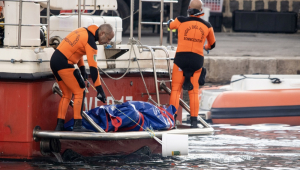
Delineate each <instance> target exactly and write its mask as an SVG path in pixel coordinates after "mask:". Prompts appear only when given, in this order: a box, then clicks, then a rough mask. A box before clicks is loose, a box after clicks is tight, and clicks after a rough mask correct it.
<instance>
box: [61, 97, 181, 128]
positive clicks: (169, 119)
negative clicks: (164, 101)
mask: <svg viewBox="0 0 300 170" xmlns="http://www.w3.org/2000/svg"><path fill="white" fill-rule="evenodd" d="M175 112H176V109H175V107H174V106H172V105H171V106H169V107H168V108H163V107H157V106H154V105H152V104H151V103H148V102H142V101H128V102H125V103H122V104H117V105H105V106H100V107H97V108H94V109H92V110H90V111H88V112H87V115H89V116H90V117H91V118H92V119H93V120H94V122H95V123H97V124H98V125H99V126H100V127H101V128H102V129H104V130H105V131H106V132H108V131H141V130H143V128H144V129H146V128H150V129H151V128H152V129H153V130H166V129H172V128H173V127H174V113H175ZM73 124H74V120H73V119H72V120H70V121H69V122H67V123H66V124H65V128H66V129H67V130H72V129H73ZM82 125H83V126H84V127H85V128H87V129H91V130H93V131H95V132H97V131H96V129H95V128H94V127H93V126H92V125H91V124H90V123H88V122H87V121H86V120H85V119H82Z"/></svg>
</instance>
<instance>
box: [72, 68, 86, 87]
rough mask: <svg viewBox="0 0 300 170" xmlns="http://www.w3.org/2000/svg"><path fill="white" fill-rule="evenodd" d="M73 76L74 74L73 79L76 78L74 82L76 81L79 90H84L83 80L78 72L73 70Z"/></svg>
mask: <svg viewBox="0 0 300 170" xmlns="http://www.w3.org/2000/svg"><path fill="white" fill-rule="evenodd" d="M73 74H74V76H75V78H76V80H77V82H78V84H79V86H80V88H82V89H84V88H85V83H84V80H83V78H82V76H81V74H80V72H79V70H78V69H75V70H74V72H73Z"/></svg>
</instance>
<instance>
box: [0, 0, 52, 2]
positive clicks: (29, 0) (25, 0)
mask: <svg viewBox="0 0 300 170" xmlns="http://www.w3.org/2000/svg"><path fill="white" fill-rule="evenodd" d="M2 1H12V2H20V0H2ZM47 1H48V0H22V2H47Z"/></svg>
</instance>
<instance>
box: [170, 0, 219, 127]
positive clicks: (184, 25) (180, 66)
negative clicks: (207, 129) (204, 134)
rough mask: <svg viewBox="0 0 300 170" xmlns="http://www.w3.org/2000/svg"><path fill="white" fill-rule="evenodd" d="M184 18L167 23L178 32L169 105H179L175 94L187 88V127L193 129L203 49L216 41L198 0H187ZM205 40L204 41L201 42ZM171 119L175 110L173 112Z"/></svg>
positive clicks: (209, 47)
mask: <svg viewBox="0 0 300 170" xmlns="http://www.w3.org/2000/svg"><path fill="white" fill-rule="evenodd" d="M188 14H189V16H188V17H183V16H179V17H177V18H175V20H174V21H173V20H169V21H168V22H167V24H168V27H169V28H170V29H177V31H178V46H177V50H176V55H175V59H174V66H173V73H172V90H171V96H170V105H174V106H175V108H176V109H178V107H179V97H180V94H181V91H182V89H184V90H188V93H189V98H190V110H191V127H192V128H197V127H198V126H197V116H198V111H199V98H198V95H199V94H198V90H199V83H198V80H199V77H200V74H201V71H202V66H203V61H204V55H203V50H206V51H208V50H211V49H213V48H214V47H215V44H216V40H215V35H214V30H213V27H212V26H211V24H210V23H209V22H207V21H205V20H203V19H201V18H200V16H202V15H204V13H203V12H202V2H201V0H191V2H190V4H189V7H188ZM205 40H207V44H206V45H204V43H205ZM174 117H175V122H176V118H177V113H175V116H174Z"/></svg>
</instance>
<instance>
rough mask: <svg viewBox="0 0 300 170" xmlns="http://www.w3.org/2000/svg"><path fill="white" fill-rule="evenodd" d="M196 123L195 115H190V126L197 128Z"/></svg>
mask: <svg viewBox="0 0 300 170" xmlns="http://www.w3.org/2000/svg"><path fill="white" fill-rule="evenodd" d="M197 124H198V122H197V117H191V128H199V127H198V125H197Z"/></svg>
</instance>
